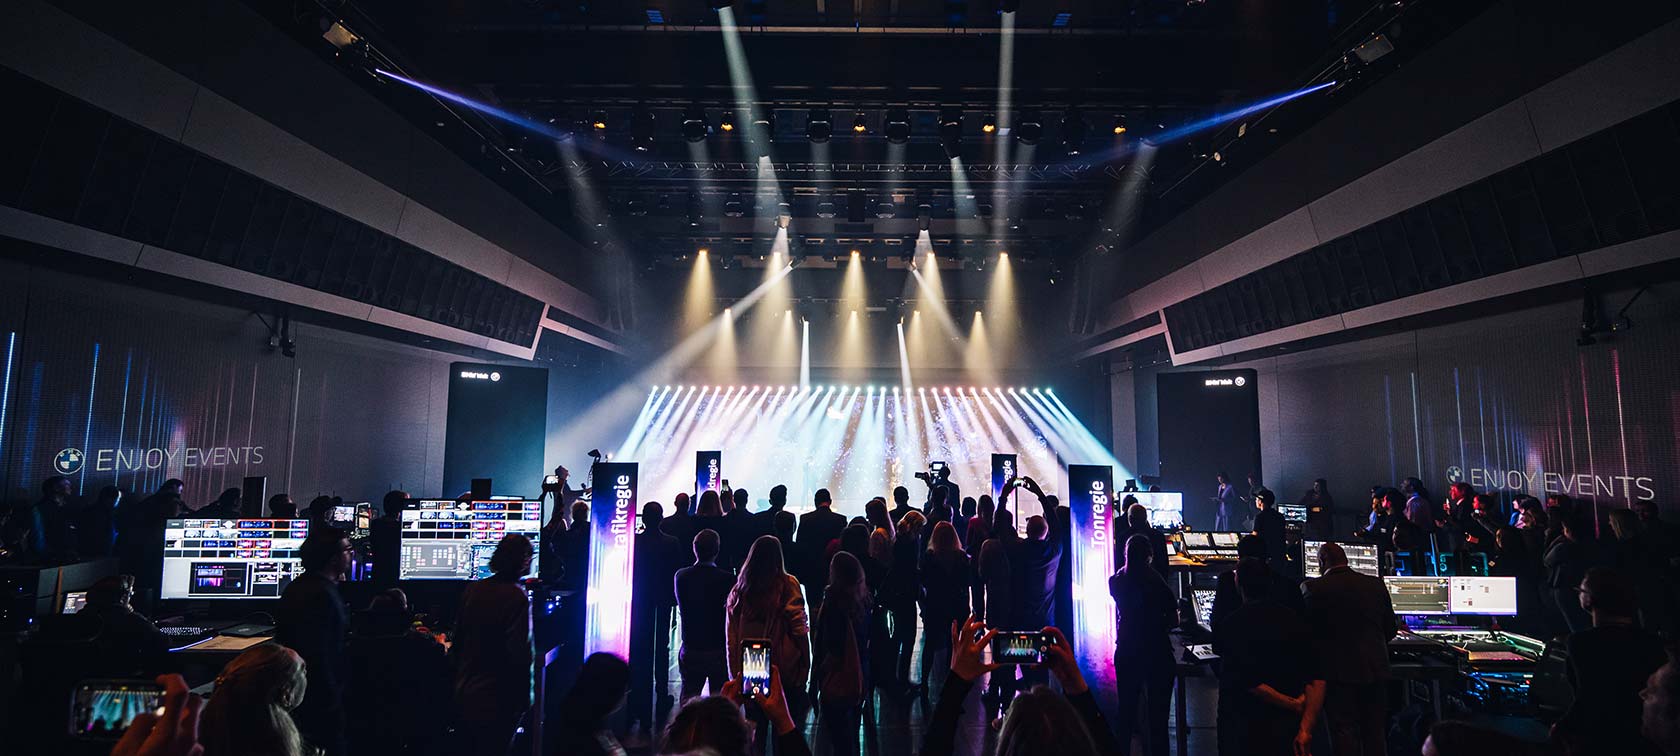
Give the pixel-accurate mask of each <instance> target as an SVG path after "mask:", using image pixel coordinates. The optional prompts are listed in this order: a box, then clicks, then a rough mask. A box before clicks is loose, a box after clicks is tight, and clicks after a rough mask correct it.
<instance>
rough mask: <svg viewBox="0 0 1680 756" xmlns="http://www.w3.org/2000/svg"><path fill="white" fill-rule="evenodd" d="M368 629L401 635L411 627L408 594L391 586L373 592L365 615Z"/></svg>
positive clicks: (383, 633) (380, 632) (374, 632)
mask: <svg viewBox="0 0 1680 756" xmlns="http://www.w3.org/2000/svg"><path fill="white" fill-rule="evenodd" d="M364 619H365V621H366V623H367V624H366V625H365V627H366V629H367V631H368V632H370V633H372V634H375V635H387V636H388V635H400V634H402V633H404V632H406V631H407V630H408V628H409V622H410V619H411V618H410V616H409V613H408V594H406V593H403V592H402V589H401V588H391V589H388V590H384V591H380V592H379V593H375V594H373V600H371V601H369V602H368V610H367V615H366V616H365V617H364Z"/></svg>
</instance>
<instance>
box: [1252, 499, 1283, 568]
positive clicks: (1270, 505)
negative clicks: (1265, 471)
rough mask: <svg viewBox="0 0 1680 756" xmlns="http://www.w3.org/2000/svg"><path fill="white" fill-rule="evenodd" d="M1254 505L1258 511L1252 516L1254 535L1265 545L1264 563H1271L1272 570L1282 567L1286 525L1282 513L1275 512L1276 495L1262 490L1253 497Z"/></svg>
mask: <svg viewBox="0 0 1680 756" xmlns="http://www.w3.org/2000/svg"><path fill="white" fill-rule="evenodd" d="M1254 505H1255V506H1257V507H1259V508H1260V511H1259V512H1258V513H1257V514H1255V515H1254V534H1255V535H1257V536H1260V540H1261V541H1263V542H1265V544H1266V561H1267V562H1269V563H1271V565H1272V569H1277V568H1279V567H1282V566H1283V562H1284V556H1283V550H1284V531H1285V529H1286V528H1287V523H1286V522H1285V521H1284V519H1283V513H1282V512H1279V511H1277V494H1274V493H1272V492H1271V491H1270V490H1269V489H1265V488H1262V489H1260V493H1258V494H1255V495H1254Z"/></svg>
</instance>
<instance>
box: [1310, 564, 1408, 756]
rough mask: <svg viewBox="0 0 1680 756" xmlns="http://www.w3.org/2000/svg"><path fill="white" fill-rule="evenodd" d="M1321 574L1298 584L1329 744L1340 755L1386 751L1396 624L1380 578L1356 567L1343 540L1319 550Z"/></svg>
mask: <svg viewBox="0 0 1680 756" xmlns="http://www.w3.org/2000/svg"><path fill="white" fill-rule="evenodd" d="M1318 563H1319V564H1320V565H1321V566H1322V567H1323V569H1324V574H1323V575H1322V576H1320V577H1316V578H1313V579H1311V580H1308V581H1307V582H1306V583H1305V584H1304V585H1302V586H1301V596H1302V598H1303V599H1305V602H1306V606H1307V625H1308V626H1309V627H1311V628H1312V632H1313V644H1314V647H1315V648H1317V649H1318V652H1319V656H1318V670H1319V674H1320V675H1322V676H1323V679H1324V681H1325V683H1326V688H1325V707H1324V709H1325V711H1324V713H1325V718H1326V719H1327V720H1328V721H1329V725H1330V745H1331V748H1332V750H1333V751H1334V752H1335V753H1337V754H1339V755H1340V756H1348V755H1350V754H1351V756H1383V754H1385V753H1386V752H1387V744H1386V740H1385V738H1386V735H1387V730H1388V727H1387V725H1388V697H1387V682H1388V678H1389V669H1388V641H1389V640H1390V639H1392V638H1393V637H1394V634H1395V632H1396V631H1398V630H1399V628H1400V624H1399V621H1398V620H1397V619H1396V618H1395V616H1394V604H1393V603H1392V602H1391V601H1390V600H1389V597H1388V588H1387V587H1385V586H1384V585H1383V582H1382V578H1377V577H1372V576H1370V575H1364V574H1361V573H1358V572H1355V571H1354V570H1353V568H1351V567H1349V566H1348V560H1347V553H1346V552H1344V551H1342V547H1341V546H1340V545H1337V544H1334V543H1327V544H1324V546H1322V547H1320V548H1319V550H1318Z"/></svg>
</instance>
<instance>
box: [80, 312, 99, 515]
mask: <svg viewBox="0 0 1680 756" xmlns="http://www.w3.org/2000/svg"><path fill="white" fill-rule="evenodd" d="M98 388H99V342H97V341H95V342H93V370H92V371H91V374H90V375H89V376H88V408H87V421H86V423H84V424H83V425H82V470H81V473H80V474H78V475H77V476H76V493H77V494H78V495H80V494H82V493H83V492H84V489H85V488H86V487H87V471H88V459H87V453H88V445H89V444H91V443H92V442H93V395H94V392H95V391H96V390H98Z"/></svg>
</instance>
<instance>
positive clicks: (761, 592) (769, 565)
mask: <svg viewBox="0 0 1680 756" xmlns="http://www.w3.org/2000/svg"><path fill="white" fill-rule="evenodd" d="M786 581H787V569H786V567H784V566H783V562H782V542H781V541H779V540H776V539H775V538H773V537H771V536H759V537H758V540H756V541H753V545H752V548H751V549H748V550H747V561H746V562H745V563H743V564H742V565H741V573H740V574H739V575H737V576H736V577H735V587H733V588H731V589H729V601H728V604H727V608H728V610H729V613H730V614H734V613H735V612H736V611H738V610H742V609H751V610H755V611H754V612H753V613H754V614H757V615H759V616H768V615H769V613H770V612H771V611H773V610H774V607H776V606H778V605H779V602H780V601H781V596H782V588H783V584H784V583H786Z"/></svg>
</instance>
